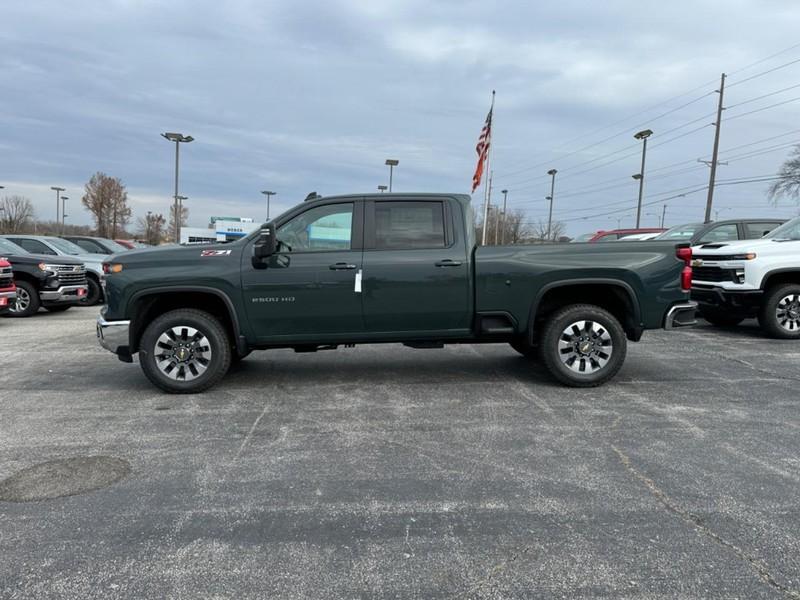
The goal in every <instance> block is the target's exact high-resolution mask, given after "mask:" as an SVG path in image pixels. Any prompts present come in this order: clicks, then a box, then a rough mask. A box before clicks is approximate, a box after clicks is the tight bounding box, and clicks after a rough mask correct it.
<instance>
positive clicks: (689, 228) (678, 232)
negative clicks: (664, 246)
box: [655, 223, 703, 240]
mask: <svg viewBox="0 0 800 600" xmlns="http://www.w3.org/2000/svg"><path fill="white" fill-rule="evenodd" d="M701 227H703V224H702V223H688V224H686V225H678V226H677V227H671V228H670V229H667V230H666V231H665V232H664V233H662V234H661V235H659V236H658V237H657V238H655V239H657V240H690V239H692V236H693V235H694V234H695V233H696V232H697V231H699V230H700V228H701Z"/></svg>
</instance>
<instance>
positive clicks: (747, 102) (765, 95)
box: [725, 83, 800, 110]
mask: <svg viewBox="0 0 800 600" xmlns="http://www.w3.org/2000/svg"><path fill="white" fill-rule="evenodd" d="M799 87H800V83H796V84H795V85H790V86H789V87H785V88H783V89H781V90H775V91H774V92H770V93H769V94H764V95H762V96H756V97H755V98H750V99H749V100H743V101H742V102H737V103H736V104H731V105H730V106H726V107H725V108H726V109H727V110H730V109H732V108H736V107H737V106H741V105H742V104H750V103H751V102H755V101H756V100H763V99H764V98H769V97H770V96H775V95H777V94H780V93H783V92H788V91H789V90H793V89H795V88H799Z"/></svg>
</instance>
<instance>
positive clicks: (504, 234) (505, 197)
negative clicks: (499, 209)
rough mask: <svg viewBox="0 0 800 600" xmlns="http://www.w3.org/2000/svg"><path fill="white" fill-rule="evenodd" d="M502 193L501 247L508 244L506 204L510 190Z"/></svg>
mask: <svg viewBox="0 0 800 600" xmlns="http://www.w3.org/2000/svg"><path fill="white" fill-rule="evenodd" d="M500 193H501V194H503V230H502V233H501V234H500V245H501V246H502V245H504V244H505V243H506V202H507V201H508V190H500ZM495 237H496V236H495Z"/></svg>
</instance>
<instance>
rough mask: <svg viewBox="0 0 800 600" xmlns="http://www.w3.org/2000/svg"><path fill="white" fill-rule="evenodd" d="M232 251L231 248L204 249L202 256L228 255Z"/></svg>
mask: <svg viewBox="0 0 800 600" xmlns="http://www.w3.org/2000/svg"><path fill="white" fill-rule="evenodd" d="M230 253H231V251H230V250H203V251H202V252H201V253H200V256H228V255H229V254H230Z"/></svg>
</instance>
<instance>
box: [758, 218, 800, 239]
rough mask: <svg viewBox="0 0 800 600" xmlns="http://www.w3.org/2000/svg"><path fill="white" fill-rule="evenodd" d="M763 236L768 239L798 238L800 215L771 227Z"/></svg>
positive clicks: (799, 234) (799, 235) (799, 237)
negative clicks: (778, 225)
mask: <svg viewBox="0 0 800 600" xmlns="http://www.w3.org/2000/svg"><path fill="white" fill-rule="evenodd" d="M764 237H765V238H767V239H770V240H800V217H796V218H794V219H792V220H791V221H789V222H788V223H784V224H783V225H781V226H780V227H778V228H777V229H773V230H772V231H770V232H769V233H768V234H767V235H765V236H764Z"/></svg>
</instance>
